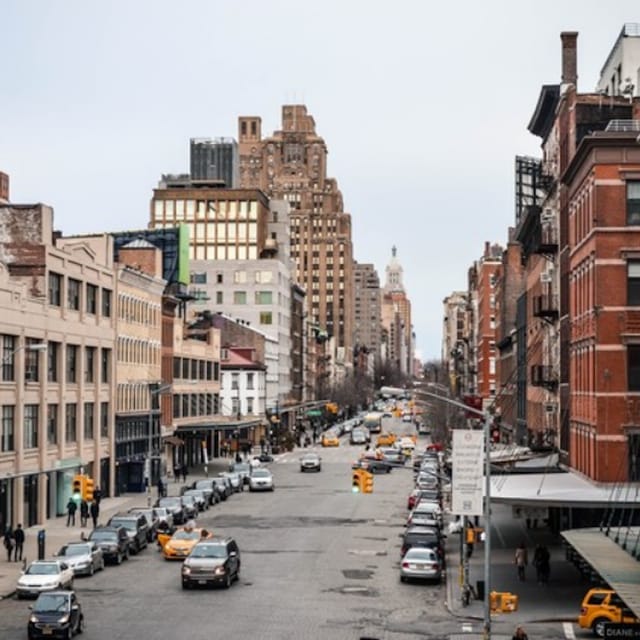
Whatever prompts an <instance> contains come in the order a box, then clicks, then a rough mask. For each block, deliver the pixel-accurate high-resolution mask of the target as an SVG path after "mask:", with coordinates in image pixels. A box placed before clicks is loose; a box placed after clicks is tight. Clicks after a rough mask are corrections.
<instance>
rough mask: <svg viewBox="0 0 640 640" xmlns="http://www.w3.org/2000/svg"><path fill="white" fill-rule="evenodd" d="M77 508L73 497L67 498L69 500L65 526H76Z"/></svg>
mask: <svg viewBox="0 0 640 640" xmlns="http://www.w3.org/2000/svg"><path fill="white" fill-rule="evenodd" d="M77 510H78V505H77V504H76V501H75V500H74V499H73V498H69V502H67V527H69V526H74V527H75V526H76V511H77Z"/></svg>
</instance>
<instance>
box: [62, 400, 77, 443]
mask: <svg viewBox="0 0 640 640" xmlns="http://www.w3.org/2000/svg"><path fill="white" fill-rule="evenodd" d="M76 419H77V405H76V403H75V402H68V403H67V406H66V408H65V420H64V439H65V441H66V442H76V440H77V439H78V430H77V424H76Z"/></svg>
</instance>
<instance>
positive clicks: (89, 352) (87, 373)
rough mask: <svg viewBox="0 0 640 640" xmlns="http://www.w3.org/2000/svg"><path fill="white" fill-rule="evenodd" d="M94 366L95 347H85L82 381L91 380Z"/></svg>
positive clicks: (93, 375)
mask: <svg viewBox="0 0 640 640" xmlns="http://www.w3.org/2000/svg"><path fill="white" fill-rule="evenodd" d="M95 366H96V348H95V347H86V349H85V363H84V381H85V382H93V380H94V377H95V374H94V370H95Z"/></svg>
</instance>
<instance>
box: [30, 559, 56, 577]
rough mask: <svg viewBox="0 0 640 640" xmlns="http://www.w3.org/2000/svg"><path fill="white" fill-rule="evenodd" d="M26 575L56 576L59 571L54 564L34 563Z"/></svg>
mask: <svg viewBox="0 0 640 640" xmlns="http://www.w3.org/2000/svg"><path fill="white" fill-rule="evenodd" d="M25 573H26V574H27V575H29V576H54V575H56V574H57V573H59V569H58V565H57V564H54V563H53V562H47V563H41V562H37V563H36V562H34V563H33V564H32V565H31V566H30V567H29V568H28V569H27V570H26V572H25Z"/></svg>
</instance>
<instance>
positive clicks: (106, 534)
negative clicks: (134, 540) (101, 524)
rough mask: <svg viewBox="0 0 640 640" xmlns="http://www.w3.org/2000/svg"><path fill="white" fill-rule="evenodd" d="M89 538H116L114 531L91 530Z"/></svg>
mask: <svg viewBox="0 0 640 640" xmlns="http://www.w3.org/2000/svg"><path fill="white" fill-rule="evenodd" d="M90 538H91V540H116V539H117V536H116V532H115V531H92V532H91V536H90Z"/></svg>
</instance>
